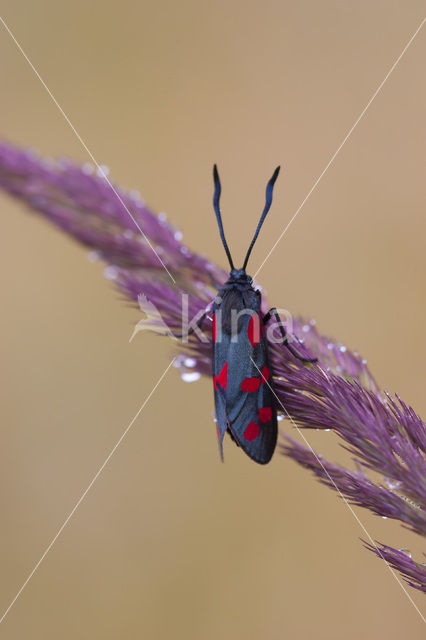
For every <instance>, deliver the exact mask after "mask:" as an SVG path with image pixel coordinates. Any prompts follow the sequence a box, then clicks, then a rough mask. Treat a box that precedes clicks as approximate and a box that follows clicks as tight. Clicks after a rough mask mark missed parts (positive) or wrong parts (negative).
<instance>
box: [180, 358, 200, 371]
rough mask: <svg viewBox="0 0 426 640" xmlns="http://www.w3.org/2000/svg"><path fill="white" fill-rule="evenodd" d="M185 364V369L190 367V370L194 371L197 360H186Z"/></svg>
mask: <svg viewBox="0 0 426 640" xmlns="http://www.w3.org/2000/svg"><path fill="white" fill-rule="evenodd" d="M183 364H184V366H185V367H188V369H192V367H195V365H196V364H197V361H196V359H195V358H185V360H184V361H183Z"/></svg>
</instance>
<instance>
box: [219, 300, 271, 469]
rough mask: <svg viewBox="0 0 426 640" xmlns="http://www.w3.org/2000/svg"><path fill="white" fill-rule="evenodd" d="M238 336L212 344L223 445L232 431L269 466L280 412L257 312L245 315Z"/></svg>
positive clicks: (255, 458)
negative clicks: (225, 436)
mask: <svg viewBox="0 0 426 640" xmlns="http://www.w3.org/2000/svg"><path fill="white" fill-rule="evenodd" d="M256 323H258V324H256ZM256 329H257V330H256ZM234 340H235V341H233V340H231V337H230V336H229V335H227V334H225V333H224V334H223V335H221V339H220V341H218V342H215V345H214V355H213V370H214V371H213V373H214V384H215V403H216V417H217V421H218V422H217V424H218V435H219V441H220V445H222V440H223V436H224V434H225V431H226V429H229V431H230V432H231V434H232V436H233V438H234V439H235V441H236V442H237V444H239V445H240V447H241V448H242V449H244V451H245V452H246V453H247V455H248V456H250V458H252V460H255V461H256V462H258V463H260V464H266V463H267V462H269V460H270V459H271V457H272V454H273V453H274V450H275V446H276V442H277V416H276V404H275V398H274V395H273V393H272V390H271V387H272V378H271V370H270V364H269V358H268V345H267V342H266V338H265V336H264V334H263V327H262V325H261V320H260V316H259V314H258V313H257V312H253V315H252V316H249V315H245V316H244V317H243V318H242V319H241V323H240V327H239V332H238V336H236V337H235V339H234Z"/></svg>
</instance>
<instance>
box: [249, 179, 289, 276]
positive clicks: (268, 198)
mask: <svg viewBox="0 0 426 640" xmlns="http://www.w3.org/2000/svg"><path fill="white" fill-rule="evenodd" d="M279 172H280V167H277V168H276V169H275V171H274V173H273V176H272V178H271V179H270V180H269V182H268V184H267V185H266V202H265V208H264V209H263V213H262V215H261V216H260V220H259V224H258V225H257V228H256V231H255V234H254V236H253V240H252V241H251V245H250V246H249V248H248V251H247V255H246V259H245V260H244V264H243V269H244V271H245V269H246V266H247V262H248V259H249V258H250V254H251V250H252V249H253V246H254V243H255V242H256V240H257V236H258V235H259V231H260V229H261V227H262V224H263V223H264V220H265V218H266V215H267V213H268V211H269V209H270V208H271V204H272V194H273V191H274V184H275V180H276V179H277V178H278V174H279Z"/></svg>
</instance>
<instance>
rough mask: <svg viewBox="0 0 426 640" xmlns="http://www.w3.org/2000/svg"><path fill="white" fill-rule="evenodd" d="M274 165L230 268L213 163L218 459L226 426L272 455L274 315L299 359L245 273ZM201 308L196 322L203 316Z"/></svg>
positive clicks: (243, 443)
mask: <svg viewBox="0 0 426 640" xmlns="http://www.w3.org/2000/svg"><path fill="white" fill-rule="evenodd" d="M279 171H280V167H277V168H276V169H275V171H274V173H273V175H272V177H271V179H270V180H269V182H268V183H267V185H266V201H265V207H264V209H263V212H262V215H261V216H260V219H259V223H258V225H257V228H256V231H255V233H254V236H253V239H252V241H251V244H250V246H249V248H248V250H247V254H246V257H245V259H244V263H243V266H242V268H241V269H236V268H235V267H234V263H233V260H232V256H231V253H230V251H229V247H228V244H227V242H226V238H225V233H224V230H223V224H222V217H221V213H220V207H219V200H220V194H221V183H220V179H219V173H218V170H217V166H216V165H214V167H213V178H214V186H215V188H214V196H213V207H214V211H215V214H216V219H217V223H218V227H219V233H220V237H221V239H222V244H223V247H224V249H225V253H226V255H227V257H228V261H229V265H230V267H231V271H230V274H229V278H228V280H227V281H226V282H225V284H224V285H222V286H221V287H219V290H218V293H217V295H216V298H215V301H214V303H213V305H212V308H211V312H212V314H213V317H212V332H213V351H212V369H213V384H214V401H215V409H216V420H217V433H218V439H219V449H220V454H221V457H222V460H223V438H224V436H225V433H226V431H228V433H229V434H230V436H231V438H232V439H233V440H234V441H235V442H236V443H237V445H239V446H240V447H241V448H242V449H243V451H245V453H246V454H247V455H248V456H249V457H250V458H251V459H252V460H254V461H255V462H258V463H259V464H266V463H267V462H269V461H270V459H271V458H272V455H273V453H274V450H275V446H276V442H277V433H278V427H277V402H276V396H275V393H274V387H273V381H272V372H271V365H270V358H269V348H268V341H267V338H266V335H265V326H266V325H267V323H268V322H270V320H271V319H275V321H276V323H277V326H278V328H279V331H280V333H281V337H282V344H284V345H285V346H286V347H287V349H288V350H289V351H290V352H291V353H292V354H293V355H294V356H295V357H296V358H298V359H299V360H301V361H303V362H316V358H313V359H311V358H304V357H302V356H301V355H299V354H298V353H297V352H296V351H295V350H294V349H293V348H292V346H291V345H290V344H289V342H288V338H287V335H286V331H285V328H284V326H283V323H282V321H281V319H280V316H279V314H278V312H277V310H276V308H275V307H274V308H272V309H270V310H269V311H268V312H267V313H266V314H263V313H262V296H261V292H260V291H259V290H258V289H255V288H254V286H253V280H252V278H251V277H250V276H249V275H248V274H247V273H246V267H247V262H248V260H249V257H250V254H251V251H252V249H253V246H254V244H255V242H256V240H257V237H258V235H259V231H260V229H261V227H262V225H263V223H264V221H265V218H266V215H267V213H268V211H269V209H270V207H271V204H272V195H273V190H274V184H275V181H276V179H277V177H278V174H279ZM205 315H206V314H204V315H203V316H202V317H201V318H200V321H199V324H201V322H202V321H203V320H204V318H205Z"/></svg>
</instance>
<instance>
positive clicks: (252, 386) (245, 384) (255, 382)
mask: <svg viewBox="0 0 426 640" xmlns="http://www.w3.org/2000/svg"><path fill="white" fill-rule="evenodd" d="M259 387H260V378H258V377H257V376H254V377H253V378H244V380H243V381H242V383H241V390H242V391H249V392H253V391H257V390H258V388H259Z"/></svg>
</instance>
